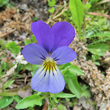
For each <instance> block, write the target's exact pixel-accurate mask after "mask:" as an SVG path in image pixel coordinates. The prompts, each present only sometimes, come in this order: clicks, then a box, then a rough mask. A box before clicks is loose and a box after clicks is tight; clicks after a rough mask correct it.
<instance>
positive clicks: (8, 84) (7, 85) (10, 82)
mask: <svg viewBox="0 0 110 110" xmlns="http://www.w3.org/2000/svg"><path fill="white" fill-rule="evenodd" d="M14 81H15V80H11V81H7V82H6V83H5V85H4V89H6V88H7V87H9V86H10V85H11V84H12V83H13V82H14Z"/></svg>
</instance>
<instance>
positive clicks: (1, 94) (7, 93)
mask: <svg viewBox="0 0 110 110" xmlns="http://www.w3.org/2000/svg"><path fill="white" fill-rule="evenodd" d="M15 95H17V92H0V96H15Z"/></svg>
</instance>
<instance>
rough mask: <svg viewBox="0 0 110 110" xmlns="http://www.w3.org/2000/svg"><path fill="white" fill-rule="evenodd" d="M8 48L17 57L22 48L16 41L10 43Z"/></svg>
mask: <svg viewBox="0 0 110 110" xmlns="http://www.w3.org/2000/svg"><path fill="white" fill-rule="evenodd" d="M6 47H7V48H8V49H9V50H10V51H11V52H12V53H13V54H14V55H15V54H18V53H19V52H20V50H21V49H20V46H18V45H17V44H16V43H15V42H14V41H12V42H9V43H8V44H7V45H6Z"/></svg>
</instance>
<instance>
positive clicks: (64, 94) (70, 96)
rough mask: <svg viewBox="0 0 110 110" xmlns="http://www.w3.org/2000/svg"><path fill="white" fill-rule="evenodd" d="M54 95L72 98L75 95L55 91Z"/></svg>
mask: <svg viewBox="0 0 110 110" xmlns="http://www.w3.org/2000/svg"><path fill="white" fill-rule="evenodd" d="M55 97H58V98H73V97H75V95H73V94H67V93H57V94H55Z"/></svg>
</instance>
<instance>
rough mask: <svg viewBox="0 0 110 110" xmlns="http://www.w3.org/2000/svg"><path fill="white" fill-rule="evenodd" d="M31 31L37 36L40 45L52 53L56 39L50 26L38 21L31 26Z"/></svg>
mask: <svg viewBox="0 0 110 110" xmlns="http://www.w3.org/2000/svg"><path fill="white" fill-rule="evenodd" d="M31 30H32V32H33V34H34V35H35V37H36V39H37V42H38V44H39V45H41V46H42V47H43V48H45V49H46V50H47V52H49V53H50V52H51V49H52V48H53V44H54V43H53V42H54V37H53V33H52V31H51V28H50V26H49V25H47V24H46V23H44V22H43V21H37V22H34V23H32V24H31Z"/></svg>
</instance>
